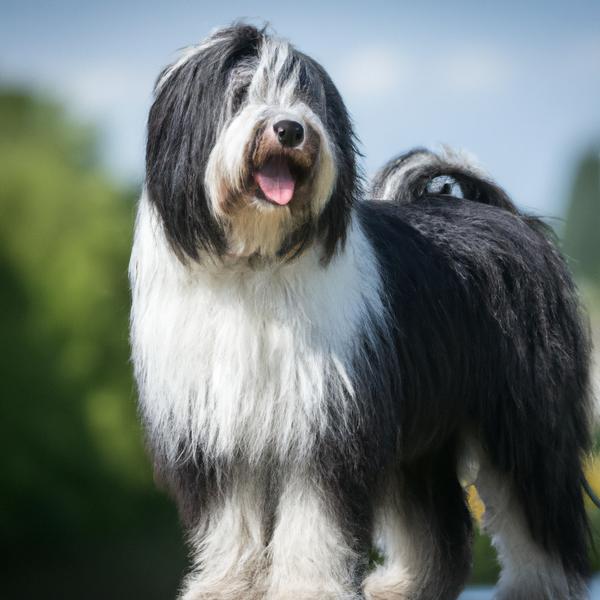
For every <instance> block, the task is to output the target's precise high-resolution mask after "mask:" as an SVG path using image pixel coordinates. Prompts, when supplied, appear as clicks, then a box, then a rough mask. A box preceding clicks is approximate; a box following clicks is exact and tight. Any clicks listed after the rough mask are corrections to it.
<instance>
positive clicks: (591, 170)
mask: <svg viewBox="0 0 600 600" xmlns="http://www.w3.org/2000/svg"><path fill="white" fill-rule="evenodd" d="M599 232H600V146H598V147H595V148H591V149H589V150H588V151H587V152H585V153H584V154H583V155H582V157H581V159H580V160H579V164H578V165H577V167H576V170H575V177H574V180H573V185H572V190H571V194H570V198H569V205H568V212H567V221H566V224H565V231H564V248H565V252H566V254H567V255H568V256H569V257H570V259H571V265H572V268H573V270H574V272H575V273H576V275H577V276H578V277H579V278H581V279H584V280H585V281H587V282H590V283H592V284H594V285H595V286H598V287H600V237H599V236H600V233H599Z"/></svg>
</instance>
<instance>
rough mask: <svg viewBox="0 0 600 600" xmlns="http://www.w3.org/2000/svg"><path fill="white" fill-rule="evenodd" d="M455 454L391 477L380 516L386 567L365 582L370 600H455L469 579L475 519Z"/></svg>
mask: <svg viewBox="0 0 600 600" xmlns="http://www.w3.org/2000/svg"><path fill="white" fill-rule="evenodd" d="M453 462H454V461H453V460H452V453H451V452H449V453H448V454H447V455H446V456H444V455H443V454H440V455H439V456H437V457H435V458H433V459H427V460H424V461H419V462H418V464H414V465H411V467H410V468H407V469H404V470H403V471H402V473H394V474H393V475H391V476H390V477H389V478H388V479H387V481H386V485H385V487H384V489H383V492H382V494H381V495H380V500H379V503H378V506H377V508H376V510H375V524H374V528H375V545H376V547H377V548H378V550H379V551H380V552H381V553H382V555H383V559H384V562H383V564H382V565H380V566H378V567H377V568H376V569H375V570H374V571H373V572H372V573H371V574H370V575H369V576H368V577H367V578H366V580H365V582H364V593H365V596H366V598H367V599H368V600H431V599H432V598H435V599H436V600H454V599H455V598H457V597H458V595H459V594H460V592H461V590H462V588H463V586H464V584H465V581H466V579H467V577H468V574H469V570H470V562H471V552H470V551H471V544H470V542H471V527H472V526H471V518H470V515H469V513H468V510H467V507H466V504H465V499H464V493H463V490H462V488H461V486H460V484H459V482H458V480H457V478H456V474H455V473H456V471H455V468H454V464H453Z"/></svg>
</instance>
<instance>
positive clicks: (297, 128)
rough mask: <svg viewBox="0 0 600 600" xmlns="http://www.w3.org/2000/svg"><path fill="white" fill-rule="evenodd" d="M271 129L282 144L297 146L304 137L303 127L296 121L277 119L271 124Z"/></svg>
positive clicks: (290, 146)
mask: <svg viewBox="0 0 600 600" xmlns="http://www.w3.org/2000/svg"><path fill="white" fill-rule="evenodd" d="M273 131H275V135H276V136H277V139H278V140H279V143H280V144H281V145H282V146H287V147H288V148H293V147H294V146H299V145H300V144H301V143H302V140H303V139H304V128H303V127H302V125H300V123H298V122H296V121H288V120H287V119H286V120H283V121H277V123H275V125H273Z"/></svg>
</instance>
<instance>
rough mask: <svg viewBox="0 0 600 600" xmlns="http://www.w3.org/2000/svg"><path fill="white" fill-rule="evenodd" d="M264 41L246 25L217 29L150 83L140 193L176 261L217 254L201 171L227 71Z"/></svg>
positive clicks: (219, 118)
mask: <svg viewBox="0 0 600 600" xmlns="http://www.w3.org/2000/svg"><path fill="white" fill-rule="evenodd" d="M264 36H265V33H264V30H259V29H257V28H255V27H252V26H250V25H236V26H233V27H228V28H226V29H221V30H219V31H217V32H215V33H214V34H213V35H212V36H211V37H209V38H208V39H207V40H205V41H204V42H203V43H202V44H200V45H199V46H197V47H194V48H190V49H188V50H187V51H185V52H184V54H183V55H182V57H181V58H180V59H179V60H178V61H176V62H175V63H174V64H172V65H170V66H169V67H167V68H166V69H164V70H163V72H162V73H161V75H160V76H159V78H158V80H157V83H156V86H155V93H154V102H153V104H152V107H151V108H150V114H149V117H148V138H147V145H146V189H147V193H148V196H149V199H150V201H151V202H152V203H153V204H154V206H155V207H156V208H157V210H158V212H159V214H160V216H161V218H162V221H163V225H164V229H165V234H166V236H167V238H168V240H169V242H170V244H171V246H172V248H173V250H174V251H175V252H176V253H177V255H178V256H179V257H180V258H181V259H187V258H192V259H197V258H198V252H199V251H201V250H204V251H208V252H213V253H217V254H221V253H222V252H223V251H224V249H225V239H224V235H223V231H222V229H221V227H220V226H219V224H218V223H217V221H216V220H215V218H214V216H213V215H212V213H211V210H210V207H209V204H208V201H207V197H206V191H205V188H204V176H205V170H206V164H207V161H208V157H209V155H210V152H211V150H212V148H213V146H214V144H215V140H216V137H217V134H218V131H219V128H220V127H221V126H222V124H223V114H224V109H225V106H224V105H225V100H224V99H225V95H226V90H227V85H228V77H229V74H230V72H231V69H232V68H233V67H234V66H235V65H236V64H237V63H238V62H239V61H241V60H243V59H245V58H248V57H250V56H255V55H258V52H259V49H260V46H261V44H262V43H263V40H264Z"/></svg>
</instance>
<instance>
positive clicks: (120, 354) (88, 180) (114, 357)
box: [0, 90, 183, 599]
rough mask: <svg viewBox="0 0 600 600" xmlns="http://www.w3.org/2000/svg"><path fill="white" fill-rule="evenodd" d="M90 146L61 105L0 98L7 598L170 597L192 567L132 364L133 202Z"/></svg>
mask: <svg viewBox="0 0 600 600" xmlns="http://www.w3.org/2000/svg"><path fill="white" fill-rule="evenodd" d="M96 142H97V135H96V132H95V131H94V130H93V129H92V128H90V127H84V126H81V125H79V124H75V123H73V122H72V121H71V120H70V119H69V118H68V116H67V115H65V113H64V112H63V110H62V109H61V108H60V107H59V106H57V105H56V104H54V103H52V102H48V101H45V100H43V99H38V98H36V97H33V96H31V95H29V94H27V93H24V92H21V91H19V90H6V91H4V92H2V93H0V277H1V278H2V286H1V287H0V321H1V324H0V328H1V330H2V342H3V343H2V348H1V352H2V357H1V360H0V381H2V384H3V393H2V400H1V402H2V419H1V420H0V537H1V539H2V540H3V542H4V544H6V545H7V547H9V548H10V549H11V553H10V559H9V563H8V565H9V566H10V568H9V569H8V570H7V573H10V577H9V578H8V580H7V578H3V585H2V588H3V592H2V596H3V597H5V598H6V597H19V598H24V597H32V598H33V597H34V596H35V597H37V596H39V595H40V591H41V590H40V589H39V586H40V583H41V582H43V585H44V588H45V589H44V592H43V595H44V597H48V598H84V597H85V598H108V597H110V598H133V597H144V598H157V599H158V598H167V597H169V596H172V595H173V590H174V589H175V586H176V585H177V580H178V578H179V574H180V571H181V568H182V566H183V551H182V548H181V543H180V542H179V541H178V532H177V524H176V517H175V515H174V511H173V509H172V508H171V505H170V503H168V502H167V501H166V500H165V499H164V498H163V497H162V496H161V495H159V494H158V493H157V492H156V491H155V490H154V486H153V482H152V476H151V472H150V469H149V466H148V463H147V460H146V457H145V454H144V449H143V444H142V442H141V435H140V430H139V426H138V421H137V418H136V409H135V399H134V388H133V384H132V380H131V374H130V366H129V363H128V352H129V351H128V345H127V320H128V306H129V298H128V287H127V277H126V269H127V260H128V254H129V246H130V241H131V229H132V217H133V210H134V202H133V200H134V194H133V193H132V191H131V190H123V189H121V188H119V187H118V186H116V185H115V184H114V183H112V182H111V181H110V179H109V178H108V177H107V176H106V174H104V173H103V172H102V169H101V168H99V166H98V151H97V143H96ZM132 549H135V553H133V552H132ZM158 550H159V552H157V551H158ZM163 551H164V552H165V553H167V555H166V556H162V555H161V553H162V552H163ZM157 565H164V567H161V569H157V568H156V566H157ZM5 566H7V565H6V564H5ZM34 574H35V577H32V575H34ZM118 581H120V582H122V585H121V586H120V587H119V586H117V587H115V582H118ZM91 582H94V589H92V590H86V591H85V593H82V589H83V586H84V585H85V586H86V587H87V586H88V585H89V584H90V583H91ZM16 589H19V594H18V596H17V595H16V591H15V590H16ZM5 594H8V596H7V595H5ZM11 594H15V595H14V596H11Z"/></svg>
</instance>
